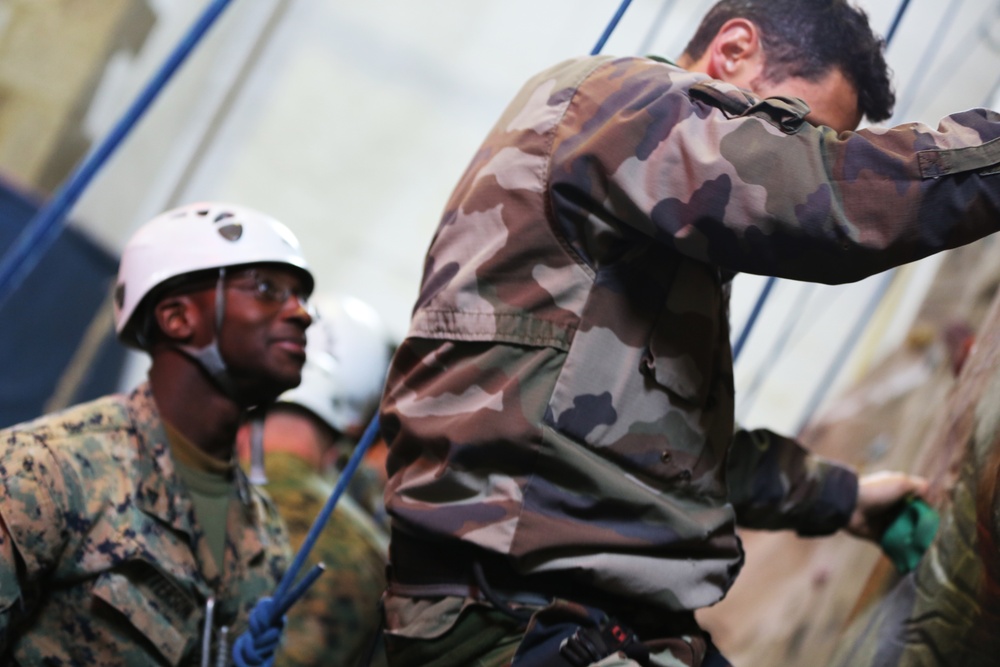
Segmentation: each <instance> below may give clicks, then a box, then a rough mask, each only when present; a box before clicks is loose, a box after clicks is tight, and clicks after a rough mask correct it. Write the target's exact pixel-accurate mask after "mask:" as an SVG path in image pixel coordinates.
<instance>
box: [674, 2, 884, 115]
mask: <svg viewBox="0 0 1000 667" xmlns="http://www.w3.org/2000/svg"><path fill="white" fill-rule="evenodd" d="M735 18H743V19H747V20H749V21H752V22H753V23H754V24H755V25H756V26H757V27H758V28H759V29H760V39H761V45H762V47H763V49H764V55H765V65H764V72H763V76H764V77H765V78H766V79H767V80H769V81H771V82H779V81H782V80H784V79H787V78H789V77H800V78H803V79H806V80H809V81H817V80H819V79H820V78H822V77H823V76H824V75H825V74H827V73H828V72H829V71H830V70H831V68H834V67H839V68H840V70H841V71H842V72H843V74H844V76H846V77H847V79H848V80H849V81H850V82H851V83H852V84H854V87H855V89H857V91H858V107H859V109H860V110H861V113H863V114H864V115H865V117H867V118H868V120H870V121H873V122H878V121H882V120H885V119H887V118H889V116H891V115H892V108H893V105H895V103H896V95H895V93H894V92H893V90H892V84H891V82H890V81H889V67H888V65H886V62H885V57H884V54H883V52H884V50H885V40H883V39H881V38H879V37H876V36H875V34H874V33H873V32H872V29H871V26H870V25H869V24H868V15H867V14H865V12H864V11H862V10H861V9H858V8H857V7H854V6H852V5H851V4H849V3H848V2H846V1H845V0H720V2H718V3H717V4H716V5H715V6H713V7H712V9H710V10H709V12H708V14H706V15H705V18H704V19H702V21H701V25H699V26H698V30H697V32H695V35H694V37H692V38H691V41H690V42H688V45H687V47H686V48H685V49H684V54H685V55H686V56H689V57H690V58H692V59H694V60H697V59H698V58H700V57H701V56H702V55H703V54H704V53H705V49H707V48H708V45H709V44H710V43H711V42H712V39H713V38H714V37H715V36H716V34H718V32H719V29H720V28H721V27H722V26H723V25H724V24H725V23H726V21H728V20H730V19H735Z"/></svg>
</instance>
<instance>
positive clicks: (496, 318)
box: [382, 56, 1000, 610]
mask: <svg viewBox="0 0 1000 667" xmlns="http://www.w3.org/2000/svg"><path fill="white" fill-rule="evenodd" d="M806 113H807V108H806V107H805V105H804V104H803V103H802V102H801V101H798V100H793V99H786V98H771V99H767V100H759V99H756V98H755V97H753V96H752V95H750V94H749V93H746V92H744V91H741V90H739V89H737V88H734V87H732V86H730V85H727V84H724V83H720V82H718V81H712V80H711V79H708V78H707V77H705V76H704V75H700V74H696V73H691V72H687V71H685V70H682V69H680V68H677V67H674V66H672V65H669V64H665V63H661V62H656V61H654V60H650V59H646V58H630V57H627V58H613V57H605V56H598V57H588V58H580V59H575V60H570V61H567V62H564V63H561V64H559V65H557V66H555V67H554V68H552V69H549V70H548V71H545V72H543V73H541V74H540V75H538V76H536V77H534V78H533V79H532V80H530V81H529V82H528V83H527V84H526V86H525V87H524V88H523V89H522V90H521V92H520V93H519V94H518V95H517V96H516V98H515V99H514V101H513V102H512V103H511V105H510V106H509V107H508V108H507V110H506V111H505V112H504V114H503V115H502V117H501V118H500V120H499V121H498V123H497V124H496V125H495V126H494V128H493V130H492V131H491V133H490V134H489V136H488V137H487V139H486V140H485V142H484V144H483V145H482V147H481V148H480V150H479V151H478V153H477V154H476V155H475V156H474V158H473V160H472V163H471V165H470V166H469V168H468V170H467V171H466V173H465V174H464V175H463V176H462V178H461V180H460V181H459V183H458V185H457V187H456V189H455V191H454V193H453V195H452V197H451V199H450V201H449V203H448V204H447V206H446V209H445V212H444V215H443V218H442V220H441V223H440V225H439V227H438V229H437V232H436V234H435V236H434V239H433V241H432V243H431V246H430V249H429V251H428V254H427V258H426V263H425V270H424V277H423V282H422V286H421V291H420V294H419V297H418V300H417V303H416V305H415V307H414V313H413V318H412V322H411V328H410V330H409V333H408V335H407V338H406V340H405V341H404V342H403V344H402V345H401V347H400V348H399V350H398V351H397V353H396V355H395V358H394V361H393V365H392V368H391V371H390V375H389V379H388V384H387V389H386V393H385V395H384V397H383V402H382V413H383V428H384V433H385V435H386V439H387V441H388V442H389V443H390V446H391V453H390V458H389V463H388V468H389V473H390V475H391V477H390V480H389V484H388V487H387V492H386V498H387V508H388V510H389V512H390V514H391V515H392V517H393V522H394V523H393V530H394V531H406V532H408V533H410V534H414V535H419V536H421V537H422V538H424V539H432V540H437V541H442V542H444V541H447V540H453V539H456V538H457V539H460V540H463V541H464V542H466V543H471V544H474V545H477V546H479V547H481V548H483V549H487V550H489V551H491V552H495V553H499V554H504V555H507V556H509V559H510V561H511V563H512V564H513V566H514V567H516V568H517V569H518V570H519V572H521V573H522V574H537V573H546V575H545V576H548V574H547V573H550V572H553V571H559V572H562V573H567V572H569V573H576V575H578V579H579V582H580V587H581V589H583V588H585V587H592V588H595V589H598V590H600V591H604V592H608V593H610V594H617V595H620V596H622V597H624V598H626V599H628V600H630V601H631V602H633V603H639V604H646V605H651V606H654V607H657V608H661V609H672V610H679V609H693V608H697V607H701V606H704V605H708V604H711V603H713V602H715V601H717V600H718V599H719V598H720V597H722V595H723V594H724V593H725V591H726V590H727V589H728V587H729V585H730V583H731V580H732V578H733V577H734V576H735V574H736V572H737V570H738V568H739V565H740V563H741V550H740V546H739V541H738V539H737V537H736V535H735V532H734V519H735V515H736V514H743V513H745V515H746V518H747V520H748V522H749V523H751V524H753V523H758V522H759V523H762V524H765V525H768V526H771V527H777V526H779V525H786V526H790V527H796V528H799V529H800V530H803V532H810V533H819V532H825V531H829V530H832V529H834V528H836V527H837V526H839V525H841V524H842V523H843V521H844V517H845V513H846V511H847V510H849V509H850V507H851V505H852V504H853V502H854V496H853V493H854V489H855V486H854V485H855V484H856V479H855V478H854V476H853V475H852V474H850V473H847V472H843V471H840V472H837V470H838V469H836V468H831V467H829V466H825V465H823V464H817V463H816V462H815V461H813V460H809V459H807V458H805V457H804V456H803V454H802V453H801V452H795V451H794V450H795V449H796V445H795V443H794V442H792V441H790V440H784V439H780V438H773V437H770V436H767V434H760V433H758V434H741V435H739V436H738V437H737V438H736V439H735V440H734V438H733V432H734V429H733V391H734V389H733V373H732V355H731V350H730V345H729V338H728V337H729V326H728V319H727V317H728V313H727V309H728V292H729V290H728V282H729V278H730V277H731V276H732V275H733V274H734V273H735V272H738V271H746V272H751V273H757V274H768V275H776V276H780V277H785V278H792V279H797V280H808V281H819V282H826V283H836V282H844V281H852V280H857V279H859V278H862V277H864V276H867V275H869V274H872V273H874V272H877V271H881V270H883V269H887V268H889V267H892V266H895V265H898V264H901V263H903V262H909V261H911V260H915V259H918V258H919V257H922V256H925V255H928V254H931V253H933V252H936V251H939V250H942V249H944V248H948V247H954V246H957V245H960V244H963V243H967V242H970V241H972V240H975V239H977V238H980V237H982V236H984V235H987V234H989V233H991V232H993V231H995V230H996V229H997V227H998V224H1000V177H998V176H996V175H995V174H996V173H997V172H1000V168H998V167H997V163H998V161H1000V141H997V139H998V138H1000V116H998V115H997V114H995V113H993V112H990V111H984V110H973V111H967V112H964V113H960V114H956V115H954V116H950V117H948V118H946V119H944V120H943V121H942V123H941V125H940V127H939V129H938V130H934V129H932V128H929V127H927V126H924V125H919V124H911V125H904V126H900V127H897V128H894V129H891V130H880V129H870V130H862V131H859V132H847V133H843V134H840V135H838V134H837V133H835V132H834V131H833V130H831V129H829V128H824V127H813V126H811V125H809V124H808V123H806V122H804V121H803V117H804V115H805V114H806ZM762 435H763V436H764V437H762ZM751 446H753V447H756V449H755V450H754V449H748V448H749V447H751ZM731 450H732V451H731ZM727 458H728V459H730V462H731V463H732V465H730V466H729V467H728V479H727V465H726V463H727ZM810 479H811V481H810ZM816 503H818V504H819V505H825V506H824V507H810V505H816ZM734 505H735V506H736V509H735V510H734ZM838 505H839V507H838ZM815 509H818V511H814V510H815ZM744 510H746V511H745V512H744ZM775 512H777V513H778V516H777V517H776V515H775V514H774V513H775ZM817 517H818V519H817ZM393 565H394V566H395V563H394V564H393Z"/></svg>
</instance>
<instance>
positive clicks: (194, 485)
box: [0, 203, 313, 665]
mask: <svg viewBox="0 0 1000 667" xmlns="http://www.w3.org/2000/svg"><path fill="white" fill-rule="evenodd" d="M312 287H313V279H312V275H311V274H310V272H309V269H308V266H307V264H306V261H305V258H304V257H303V255H302V252H301V249H300V248H299V245H298V242H297V241H296V239H295V237H294V236H293V235H292V233H291V232H290V231H289V230H288V229H287V228H286V227H285V226H284V225H282V224H281V223H280V222H278V221H277V220H274V219H273V218H270V217H269V216H266V215H264V214H262V213H259V212H257V211H254V210H251V209H248V208H244V207H241V206H235V205H230V204H221V203H200V204H192V205H189V206H184V207H181V208H178V209H175V210H172V211H168V212H166V213H163V214H161V215H159V216H157V217H155V218H153V219H152V220H151V221H149V222H148V223H146V224H145V225H144V226H143V227H141V228H140V229H139V230H138V231H137V232H136V233H135V235H134V236H133V237H132V238H131V239H130V240H129V242H128V243H127V244H126V246H125V249H124V251H123V253H122V259H121V265H120V268H119V275H118V282H117V286H116V288H115V324H116V331H117V332H118V336H119V338H120V339H121V340H122V342H123V343H125V344H126V345H130V346H133V347H138V348H140V349H143V350H145V351H146V352H147V353H148V354H149V355H150V357H151V359H152V365H151V366H150V370H149V378H148V381H146V382H143V383H142V384H140V385H139V386H138V387H137V388H136V389H135V390H134V391H133V392H132V393H131V394H130V395H128V396H124V395H114V396H107V397H104V398H101V399H98V400H96V401H94V402H91V403H88V404H84V405H79V406H76V407H72V408H69V409H68V410H66V411H64V412H61V413H57V414H53V415H48V416H45V417H42V418H40V419H38V420H36V421H34V422H30V423H26V424H21V425H19V426H14V427H11V428H9V429H7V430H4V431H2V432H0V466H2V468H3V470H4V471H5V474H4V475H3V478H2V481H0V520H2V521H0V663H3V664H7V663H8V662H14V663H19V664H35V663H39V662H45V663H46V664H48V663H50V662H51V663H53V664H55V663H59V664H101V665H150V664H161V663H163V664H185V665H187V664H216V656H218V655H220V654H225V655H228V654H229V648H228V646H227V643H228V639H229V638H232V637H236V636H237V635H238V634H240V633H241V632H242V631H243V630H244V628H245V627H246V622H247V616H248V613H249V611H250V609H251V608H252V607H253V605H254V603H255V602H256V601H257V600H258V599H259V598H260V597H262V596H265V595H268V594H269V593H271V592H272V591H273V590H274V588H275V586H276V584H277V582H278V580H279V577H280V575H281V573H282V572H283V571H284V569H285V566H286V564H287V559H288V556H289V549H288V541H287V535H286V534H285V532H284V529H283V527H282V523H281V520H280V518H279V517H278V515H277V513H276V511H275V510H274V508H273V505H271V504H270V502H268V501H266V500H265V497H264V496H263V495H261V494H260V492H258V491H257V490H255V489H254V488H252V487H251V485H249V484H248V483H247V481H246V478H245V476H244V475H243V473H242V472H241V471H240V470H239V469H238V467H237V466H236V464H235V461H234V456H233V453H234V445H235V435H236V431H237V428H238V427H239V425H240V423H241V422H242V421H243V419H244V417H245V414H246V412H247V410H248V409H249V408H251V407H253V406H257V405H261V404H265V403H268V402H270V401H273V400H274V399H275V398H276V397H277V396H278V395H280V394H281V393H282V392H283V391H286V390H288V389H290V388H292V387H294V386H296V385H297V384H298V383H299V381H300V374H301V369H302V365H303V363H304V362H305V342H306V338H305V332H306V329H307V328H308V327H309V325H310V323H311V321H312V318H311V315H310V314H309V312H308V310H307V299H308V297H309V294H310V293H311V291H312Z"/></svg>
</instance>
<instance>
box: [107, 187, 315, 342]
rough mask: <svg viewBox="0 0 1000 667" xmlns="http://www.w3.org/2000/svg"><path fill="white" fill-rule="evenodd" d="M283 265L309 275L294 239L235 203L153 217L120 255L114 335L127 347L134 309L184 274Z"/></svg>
mask: <svg viewBox="0 0 1000 667" xmlns="http://www.w3.org/2000/svg"><path fill="white" fill-rule="evenodd" d="M262 262H266V263H273V264H284V265H287V266H290V267H293V268H295V269H297V270H299V271H301V273H302V274H303V276H304V277H305V278H306V280H307V285H306V289H307V290H310V291H311V290H312V286H313V277H312V274H311V273H310V272H309V267H308V265H307V263H306V260H305V257H304V256H303V255H302V249H301V248H300V246H299V242H298V240H297V239H296V238H295V235H294V234H292V232H291V231H290V230H289V229H288V227H286V226H285V225H283V224H282V223H280V222H278V221H277V220H275V219H274V218H272V217H270V216H268V215H265V214H263V213H260V212H259V211H255V210H253V209H250V208H247V207H245V206H238V205H235V204H227V203H220V202H198V203H194V204H188V205H186V206H181V207H180V208H176V209H173V210H170V211H166V212H165V213H161V214H160V215H158V216H156V217H154V218H153V219H152V220H150V221H149V222H147V223H146V224H144V225H143V226H142V227H140V228H139V229H138V231H136V232H135V234H133V235H132V238H130V239H129V241H128V243H127V244H126V245H125V249H124V250H123V251H122V256H121V262H120V264H119V267H118V281H117V283H116V286H115V298H114V310H115V331H116V332H117V333H118V338H119V339H120V340H121V341H122V342H123V343H125V344H126V345H129V346H131V347H136V348H141V347H142V345H141V343H140V340H139V338H138V337H137V336H136V333H137V331H136V330H137V327H138V326H139V325H140V322H138V321H137V319H138V318H137V317H136V311H137V309H138V308H139V304H140V303H141V302H142V300H143V299H144V298H145V297H146V295H148V294H149V293H150V292H151V291H152V290H154V289H155V288H156V287H157V286H159V285H162V284H163V283H164V282H166V281H167V280H170V279H171V278H176V277H178V276H182V275H184V274H187V273H192V272H195V271H203V270H206V269H218V268H223V267H230V266H239V265H243V264H257V263H262Z"/></svg>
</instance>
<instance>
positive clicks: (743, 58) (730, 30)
mask: <svg viewBox="0 0 1000 667" xmlns="http://www.w3.org/2000/svg"><path fill="white" fill-rule="evenodd" d="M706 66H707V71H706V74H708V75H709V76H710V77H712V78H713V79H719V80H721V81H726V82H727V83H731V84H733V85H735V86H739V87H741V88H749V87H750V83H751V82H752V81H754V80H756V79H757V78H758V77H760V75H761V74H762V73H763V71H764V52H763V49H762V48H761V44H760V30H758V28H757V25H756V24H755V23H754V22H753V21H749V20H747V19H742V18H736V19H729V20H728V21H726V22H725V23H724V24H722V27H721V28H719V32H717V33H716V34H715V38H714V39H713V40H712V42H711V43H710V44H709V46H708V63H707V64H706Z"/></svg>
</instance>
